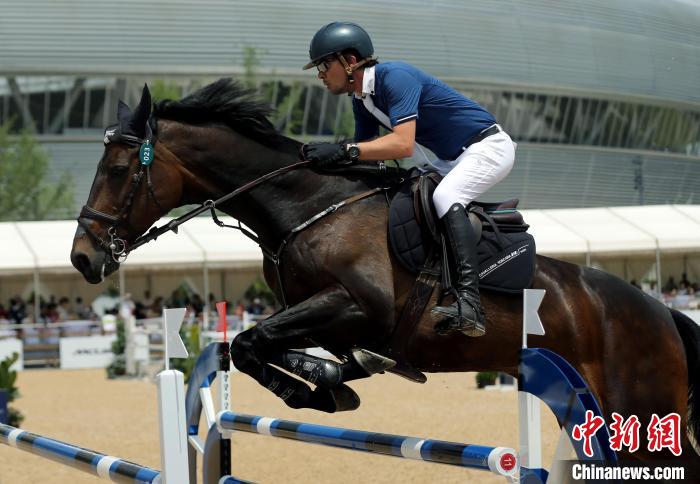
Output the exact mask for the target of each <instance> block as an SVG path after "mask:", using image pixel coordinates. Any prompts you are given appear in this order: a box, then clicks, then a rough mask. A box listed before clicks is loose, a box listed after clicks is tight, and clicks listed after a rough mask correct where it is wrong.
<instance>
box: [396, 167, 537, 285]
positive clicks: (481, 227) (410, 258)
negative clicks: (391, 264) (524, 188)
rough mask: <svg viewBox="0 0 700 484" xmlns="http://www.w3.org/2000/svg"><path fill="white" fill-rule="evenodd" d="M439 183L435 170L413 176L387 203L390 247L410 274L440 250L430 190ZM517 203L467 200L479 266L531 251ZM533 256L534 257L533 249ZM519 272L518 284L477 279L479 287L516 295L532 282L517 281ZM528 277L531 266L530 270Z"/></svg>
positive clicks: (515, 201) (528, 279)
mask: <svg viewBox="0 0 700 484" xmlns="http://www.w3.org/2000/svg"><path fill="white" fill-rule="evenodd" d="M441 180H442V177H441V176H440V175H439V174H438V173H436V172H428V173H425V174H420V175H418V174H415V175H414V176H412V177H411V178H410V179H409V181H408V182H406V183H405V184H404V185H403V186H401V187H400V188H399V190H398V191H397V193H396V194H395V195H394V197H393V199H392V201H391V206H390V208H389V228H388V230H389V241H390V246H391V248H392V251H393V253H394V255H395V256H396V258H397V259H398V261H399V262H400V263H401V264H402V265H403V266H404V267H405V268H406V269H408V270H409V271H411V272H412V273H414V274H417V273H419V272H420V270H421V268H422V267H423V266H424V264H425V263H426V260H427V259H428V255H429V253H430V251H431V249H432V250H436V249H435V246H437V247H438V249H439V247H440V245H441V236H440V229H439V227H438V217H437V213H436V212H435V207H434V205H433V192H434V191H435V188H436V187H437V185H438V184H439V183H440V181H441ZM518 202H519V201H518V200H517V199H510V200H506V201H503V202H498V203H483V202H472V203H471V204H469V206H468V207H467V212H468V214H469V220H470V221H471V223H472V226H473V227H474V231H475V233H476V234H477V239H478V240H479V243H478V246H477V252H478V256H479V264H480V266H481V267H482V268H484V266H485V265H488V264H487V263H490V261H489V259H490V258H491V257H493V256H494V255H497V254H498V253H504V252H505V251H506V250H507V249H508V248H509V247H510V246H511V245H514V244H515V245H517V244H518V243H520V242H524V243H528V244H529V243H531V244H532V245H533V249H534V239H533V238H532V236H531V235H530V234H527V233H526V231H527V229H528V228H529V225H528V224H526V223H525V221H524V219H523V216H522V214H521V213H520V212H518V211H517V206H518ZM532 253H533V256H534V250H533V251H532ZM504 255H505V254H504ZM533 262H534V258H533ZM523 269H525V267H518V270H517V272H518V273H519V274H514V275H513V276H514V277H517V278H518V281H513V282H512V283H510V284H509V283H507V282H505V281H504V282H505V283H502V282H500V281H491V280H485V281H484V280H481V281H480V284H481V285H482V286H484V287H489V288H490V289H493V290H496V291H503V292H520V291H522V289H524V288H526V287H529V283H530V282H531V278H525V277H522V272H521V271H522V270H523ZM491 272H492V271H491ZM510 272H516V271H510ZM532 274H534V266H533V267H532V271H531V272H530V275H532ZM482 279H483V278H482Z"/></svg>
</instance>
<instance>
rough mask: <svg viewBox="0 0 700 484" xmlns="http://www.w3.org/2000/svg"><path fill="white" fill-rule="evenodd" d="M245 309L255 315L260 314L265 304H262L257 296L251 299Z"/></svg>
mask: <svg viewBox="0 0 700 484" xmlns="http://www.w3.org/2000/svg"><path fill="white" fill-rule="evenodd" d="M247 311H248V312H249V313H250V314H253V315H255V316H260V315H261V314H262V313H263V312H264V311H265V306H263V305H262V301H261V300H260V298H259V297H256V298H255V299H253V303H252V304H251V305H249V306H248V308H247Z"/></svg>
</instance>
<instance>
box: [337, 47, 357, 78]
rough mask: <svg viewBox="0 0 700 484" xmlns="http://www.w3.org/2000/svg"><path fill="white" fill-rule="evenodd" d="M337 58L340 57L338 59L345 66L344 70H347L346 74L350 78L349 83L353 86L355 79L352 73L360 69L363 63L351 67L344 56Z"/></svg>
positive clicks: (340, 55) (339, 55)
mask: <svg viewBox="0 0 700 484" xmlns="http://www.w3.org/2000/svg"><path fill="white" fill-rule="evenodd" d="M337 56H338V59H339V60H340V63H341V64H343V69H345V74H347V76H348V82H349V83H350V84H353V83H354V82H355V79H353V78H352V73H353V72H354V71H355V69H357V67H359V66H360V65H361V63H360V62H358V63H357V64H354V65H352V66H350V65H349V64H348V61H346V60H345V57H343V54H337Z"/></svg>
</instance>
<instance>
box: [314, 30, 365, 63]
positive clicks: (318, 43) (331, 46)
mask: <svg viewBox="0 0 700 484" xmlns="http://www.w3.org/2000/svg"><path fill="white" fill-rule="evenodd" d="M347 49H355V50H356V51H357V52H358V53H359V54H360V59H366V58H368V57H371V56H372V55H373V54H374V47H373V46H372V39H370V38H369V34H368V33H367V31H366V30H365V29H363V28H362V27H360V26H359V25H357V24H356V23H352V22H332V23H329V24H328V25H325V26H323V27H321V29H320V30H319V31H318V32H316V35H314V38H313V39H311V45H310V46H309V58H310V59H311V62H309V63H308V64H306V65H305V66H304V70H306V69H311V68H312V67H314V66H315V65H316V64H318V63H320V62H321V61H322V60H323V59H324V58H325V57H327V56H329V55H331V54H339V53H340V52H343V51H344V50H347Z"/></svg>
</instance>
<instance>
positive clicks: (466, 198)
mask: <svg viewBox="0 0 700 484" xmlns="http://www.w3.org/2000/svg"><path fill="white" fill-rule="evenodd" d="M515 146H516V144H515V143H514V142H513V140H511V139H510V136H508V134H507V133H505V132H504V131H500V132H498V133H496V134H494V135H491V136H489V137H488V138H486V139H484V140H482V141H479V142H478V143H474V144H472V145H470V146H469V147H468V148H467V149H466V150H465V151H464V153H462V154H461V155H460V156H459V157H458V158H457V159H456V160H454V161H453V162H448V163H449V164H454V167H453V168H452V169H451V170H450V171H449V172H448V173H447V174H446V175H445V177H444V178H443V180H442V181H441V182H440V184H439V185H438V186H437V188H435V193H433V203H434V204H435V210H436V211H437V215H438V217H440V218H442V217H443V216H444V215H445V214H446V213H447V210H449V208H450V207H451V206H452V205H454V204H455V203H461V204H462V205H464V206H465V207H466V206H467V205H468V204H469V203H471V202H473V201H474V200H477V199H478V198H479V197H480V196H481V195H483V194H484V193H486V192H487V191H488V190H489V189H490V188H491V187H493V186H494V185H495V184H496V183H498V182H499V181H501V180H503V179H504V178H505V177H506V175H508V173H510V170H511V169H512V168H513V162H514V161H515Z"/></svg>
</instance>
